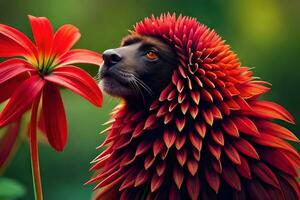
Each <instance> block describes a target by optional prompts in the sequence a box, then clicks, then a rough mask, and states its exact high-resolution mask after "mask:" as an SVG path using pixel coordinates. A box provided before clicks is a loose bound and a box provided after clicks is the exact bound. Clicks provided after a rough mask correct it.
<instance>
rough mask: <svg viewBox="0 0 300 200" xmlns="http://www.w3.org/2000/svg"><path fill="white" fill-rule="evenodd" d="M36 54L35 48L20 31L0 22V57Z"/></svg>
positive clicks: (32, 55)
mask: <svg viewBox="0 0 300 200" xmlns="http://www.w3.org/2000/svg"><path fill="white" fill-rule="evenodd" d="M34 55H36V48H35V46H34V45H33V43H32V42H31V40H30V39H29V38H28V37H27V36H26V35H25V34H23V33H22V32H20V31H18V30H17V29H14V28H12V27H10V26H6V25H4V24H0V57H13V56H31V57H34Z"/></svg>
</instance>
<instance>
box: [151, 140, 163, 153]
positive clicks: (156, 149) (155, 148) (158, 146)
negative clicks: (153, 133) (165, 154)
mask: <svg viewBox="0 0 300 200" xmlns="http://www.w3.org/2000/svg"><path fill="white" fill-rule="evenodd" d="M163 147H164V143H163V142H162V140H161V139H160V138H157V139H156V140H155V142H154V143H153V154H154V156H157V155H158V153H159V152H160V151H161V150H162V148H163Z"/></svg>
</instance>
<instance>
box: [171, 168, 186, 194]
mask: <svg viewBox="0 0 300 200" xmlns="http://www.w3.org/2000/svg"><path fill="white" fill-rule="evenodd" d="M173 179H174V182H175V184H176V186H177V188H178V189H180V188H181V185H182V183H183V179H184V174H183V171H182V168H179V167H174V169H173Z"/></svg>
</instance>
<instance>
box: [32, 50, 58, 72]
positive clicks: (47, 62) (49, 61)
mask: <svg viewBox="0 0 300 200" xmlns="http://www.w3.org/2000/svg"><path fill="white" fill-rule="evenodd" d="M55 58H56V56H55V55H54V56H52V55H51V56H45V55H40V56H39V61H38V64H37V66H36V67H37V69H38V70H39V72H40V73H41V74H42V75H44V74H49V73H50V72H51V70H52V69H53V68H54V67H55V65H56V62H55Z"/></svg>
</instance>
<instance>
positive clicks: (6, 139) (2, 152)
mask: <svg viewBox="0 0 300 200" xmlns="http://www.w3.org/2000/svg"><path fill="white" fill-rule="evenodd" d="M19 130H20V121H19V120H18V121H16V122H13V123H11V124H10V125H9V127H8V128H7V130H6V132H5V133H4V135H3V136H2V137H1V138H0V171H1V168H2V167H3V166H4V165H5V163H6V161H7V160H8V159H9V157H10V155H11V153H12V152H13V148H14V146H15V144H16V141H17V137H18V133H19Z"/></svg>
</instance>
